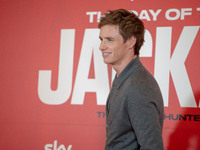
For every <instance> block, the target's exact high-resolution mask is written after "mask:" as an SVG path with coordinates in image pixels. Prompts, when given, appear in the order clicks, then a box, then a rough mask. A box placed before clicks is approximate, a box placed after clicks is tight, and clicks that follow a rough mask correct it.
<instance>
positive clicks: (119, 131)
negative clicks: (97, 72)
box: [105, 57, 164, 150]
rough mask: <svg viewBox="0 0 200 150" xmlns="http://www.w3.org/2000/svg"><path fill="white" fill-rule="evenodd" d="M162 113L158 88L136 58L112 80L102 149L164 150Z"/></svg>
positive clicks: (161, 100)
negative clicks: (104, 140) (103, 147)
mask: <svg viewBox="0 0 200 150" xmlns="http://www.w3.org/2000/svg"><path fill="white" fill-rule="evenodd" d="M163 113H164V106H163V99H162V95H161V92H160V88H159V86H158V84H157V82H156V80H155V79H154V77H153V76H152V75H151V74H150V73H149V71H147V69H146V68H145V67H144V66H143V65H142V63H141V62H140V59H139V57H136V58H135V59H133V60H132V61H131V62H130V63H129V64H128V65H127V66H126V68H125V69H124V70H123V71H122V72H121V74H120V75H119V77H115V80H114V81H113V86H112V89H111V91H110V94H109V96H108V99H107V104H106V145H105V150H163V140H162V127H163Z"/></svg>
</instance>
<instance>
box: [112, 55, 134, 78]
mask: <svg viewBox="0 0 200 150" xmlns="http://www.w3.org/2000/svg"><path fill="white" fill-rule="evenodd" d="M136 57H137V55H134V56H133V57H132V58H130V59H127V61H125V62H123V63H121V64H120V65H112V67H113V69H114V70H115V71H116V73H117V77H118V76H119V75H120V73H121V72H122V71H123V70H124V68H125V67H126V66H127V65H128V64H129V63H130V62H131V61H132V60H133V59H135V58H136Z"/></svg>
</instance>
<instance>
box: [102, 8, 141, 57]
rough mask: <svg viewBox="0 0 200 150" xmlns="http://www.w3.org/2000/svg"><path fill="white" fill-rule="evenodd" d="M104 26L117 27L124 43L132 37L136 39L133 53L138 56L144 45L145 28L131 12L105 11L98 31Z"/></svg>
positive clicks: (123, 10) (119, 10)
mask: <svg viewBox="0 0 200 150" xmlns="http://www.w3.org/2000/svg"><path fill="white" fill-rule="evenodd" d="M104 25H118V26H119V33H120V34H121V35H122V37H123V40H124V43H125V42H126V41H127V40H128V39H130V38H131V37H132V36H134V37H135V38H136V43H135V46H134V53H135V55H139V51H140V48H141V46H142V45H143V43H144V33H145V27H144V24H143V22H142V21H141V20H140V19H139V18H138V17H137V16H136V15H135V14H134V13H133V12H130V11H128V10H125V9H117V10H110V11H107V12H106V14H105V15H104V16H102V17H101V19H100V22H99V25H98V28H99V29H100V28H101V27H102V26H104Z"/></svg>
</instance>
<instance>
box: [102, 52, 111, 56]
mask: <svg viewBox="0 0 200 150" xmlns="http://www.w3.org/2000/svg"><path fill="white" fill-rule="evenodd" d="M110 54H111V52H108V53H103V56H108V55H110Z"/></svg>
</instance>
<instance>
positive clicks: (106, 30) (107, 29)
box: [100, 25, 120, 38]
mask: <svg viewBox="0 0 200 150" xmlns="http://www.w3.org/2000/svg"><path fill="white" fill-rule="evenodd" d="M119 35H120V34H119V26H118V25H104V26H102V27H101V29H100V37H102V38H104V37H115V36H119Z"/></svg>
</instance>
